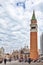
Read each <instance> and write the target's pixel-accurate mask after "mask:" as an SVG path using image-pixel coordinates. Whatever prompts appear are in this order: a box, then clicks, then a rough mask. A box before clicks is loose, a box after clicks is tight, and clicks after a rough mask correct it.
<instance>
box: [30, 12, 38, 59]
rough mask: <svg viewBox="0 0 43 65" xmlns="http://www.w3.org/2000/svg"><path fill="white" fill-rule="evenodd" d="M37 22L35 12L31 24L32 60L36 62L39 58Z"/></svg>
mask: <svg viewBox="0 0 43 65" xmlns="http://www.w3.org/2000/svg"><path fill="white" fill-rule="evenodd" d="M37 28H38V26H37V20H36V17H35V11H33V15H32V19H31V24H30V58H31V59H32V60H36V59H37V58H38V45H37V44H38V42H37V32H38V30H37Z"/></svg>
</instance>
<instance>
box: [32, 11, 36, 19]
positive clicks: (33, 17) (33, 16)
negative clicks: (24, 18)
mask: <svg viewBox="0 0 43 65" xmlns="http://www.w3.org/2000/svg"><path fill="white" fill-rule="evenodd" d="M32 20H36V17H35V11H34V10H33V15H32Z"/></svg>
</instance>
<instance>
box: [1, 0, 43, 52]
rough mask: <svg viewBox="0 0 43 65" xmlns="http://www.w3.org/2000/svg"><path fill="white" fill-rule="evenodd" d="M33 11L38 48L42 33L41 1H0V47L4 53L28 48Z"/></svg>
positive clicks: (42, 3) (42, 15)
mask: <svg viewBox="0 0 43 65" xmlns="http://www.w3.org/2000/svg"><path fill="white" fill-rule="evenodd" d="M33 10H35V15H36V18H37V24H38V48H40V35H41V34H42V32H43V0H0V47H4V49H5V52H11V51H13V49H15V50H16V49H20V48H21V47H24V46H25V45H28V46H30V22H31V21H30V20H31V17H32V13H33Z"/></svg>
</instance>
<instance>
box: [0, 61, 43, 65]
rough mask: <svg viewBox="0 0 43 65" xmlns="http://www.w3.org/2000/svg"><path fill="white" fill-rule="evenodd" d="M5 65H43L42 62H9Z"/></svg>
mask: <svg viewBox="0 0 43 65" xmlns="http://www.w3.org/2000/svg"><path fill="white" fill-rule="evenodd" d="M0 65H5V64H4V63H1V64H0ZM6 65H43V63H42V62H39V63H37V62H35V63H34V62H31V63H30V64H29V63H28V62H18V61H11V62H7V63H6Z"/></svg>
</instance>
